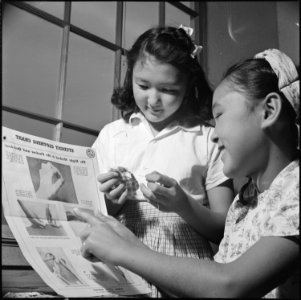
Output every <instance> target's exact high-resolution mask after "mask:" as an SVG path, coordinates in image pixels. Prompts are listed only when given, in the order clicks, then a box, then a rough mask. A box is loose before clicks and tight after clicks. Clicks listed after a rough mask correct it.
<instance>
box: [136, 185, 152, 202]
mask: <svg viewBox="0 0 301 300" xmlns="http://www.w3.org/2000/svg"><path fill="white" fill-rule="evenodd" d="M139 186H140V190H141V192H142V194H143V195H144V197H145V198H146V199H147V200H149V201H154V200H155V199H156V196H155V195H154V193H153V192H152V191H151V190H150V189H149V188H148V187H146V185H145V184H144V183H140V185H139Z"/></svg>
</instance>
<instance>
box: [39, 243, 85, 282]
mask: <svg viewBox="0 0 301 300" xmlns="http://www.w3.org/2000/svg"><path fill="white" fill-rule="evenodd" d="M37 250H38V252H39V254H40V256H41V258H42V259H43V261H44V262H45V264H46V266H47V267H48V269H49V270H50V271H51V272H52V273H53V274H54V275H55V276H56V277H57V278H58V279H60V280H61V282H62V283H63V284H64V285H83V284H84V282H83V281H82V280H81V279H80V278H79V276H78V275H77V274H76V272H75V270H74V269H73V267H72V265H71V263H70V262H69V261H68V259H67V257H66V255H65V253H64V252H63V250H62V249H61V248H37Z"/></svg>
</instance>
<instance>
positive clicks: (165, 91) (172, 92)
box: [161, 88, 177, 94]
mask: <svg viewBox="0 0 301 300" xmlns="http://www.w3.org/2000/svg"><path fill="white" fill-rule="evenodd" d="M161 92H162V93H166V94H176V93H177V91H176V90H170V89H164V88H163V89H161Z"/></svg>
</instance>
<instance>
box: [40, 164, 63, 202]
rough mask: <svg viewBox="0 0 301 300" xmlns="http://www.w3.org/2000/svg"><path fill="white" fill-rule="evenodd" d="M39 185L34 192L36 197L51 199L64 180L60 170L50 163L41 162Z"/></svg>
mask: <svg viewBox="0 0 301 300" xmlns="http://www.w3.org/2000/svg"><path fill="white" fill-rule="evenodd" d="M39 174H40V186H39V188H38V190H37V192H36V195H37V197H38V198H44V199H53V198H55V197H56V195H57V193H58V192H59V190H60V188H61V187H62V185H63V184H64V182H65V179H64V178H63V176H62V174H61V172H60V171H59V169H57V168H56V167H55V166H54V165H53V164H52V163H50V162H47V163H42V166H41V169H40V171H39Z"/></svg>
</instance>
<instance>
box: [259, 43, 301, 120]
mask: <svg viewBox="0 0 301 300" xmlns="http://www.w3.org/2000/svg"><path fill="white" fill-rule="evenodd" d="M255 58H264V59H265V60H266V61H267V62H268V63H269V64H270V66H271V68H272V69H273V71H274V72H275V74H276V75H277V77H278V87H279V90H280V91H281V92H282V93H283V94H284V95H285V97H286V98H287V100H288V101H289V102H290V104H291V105H292V107H293V108H294V110H295V112H296V114H297V118H299V108H300V86H299V84H300V82H299V76H298V72H297V70H296V67H295V64H294V63H293V61H292V60H291V59H290V58H289V57H288V56H287V55H286V54H285V53H283V52H281V51H279V50H278V49H267V50H265V51H263V52H260V53H258V54H256V55H255Z"/></svg>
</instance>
